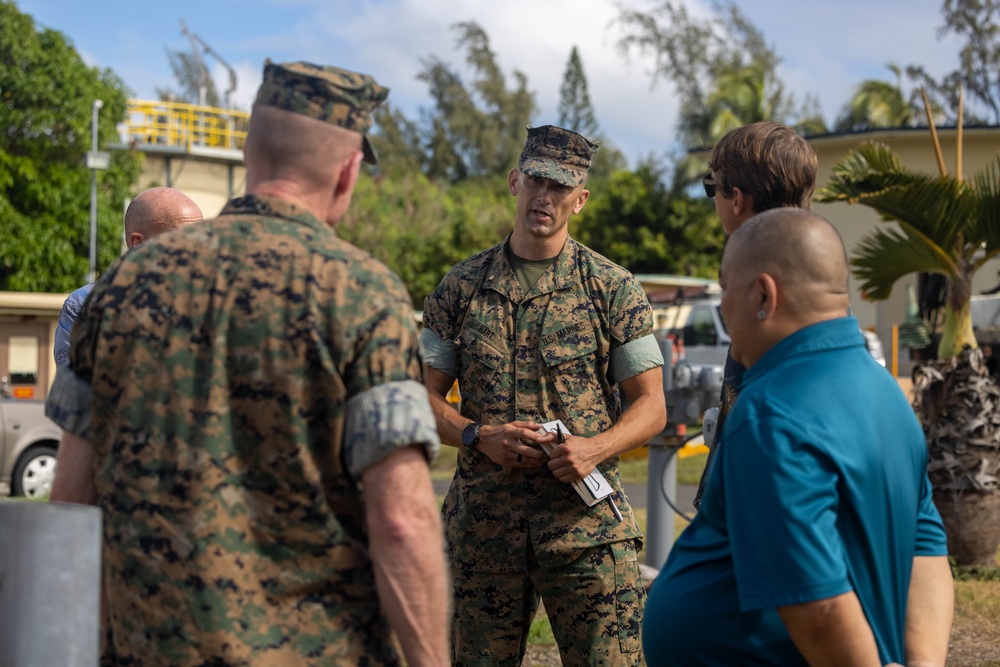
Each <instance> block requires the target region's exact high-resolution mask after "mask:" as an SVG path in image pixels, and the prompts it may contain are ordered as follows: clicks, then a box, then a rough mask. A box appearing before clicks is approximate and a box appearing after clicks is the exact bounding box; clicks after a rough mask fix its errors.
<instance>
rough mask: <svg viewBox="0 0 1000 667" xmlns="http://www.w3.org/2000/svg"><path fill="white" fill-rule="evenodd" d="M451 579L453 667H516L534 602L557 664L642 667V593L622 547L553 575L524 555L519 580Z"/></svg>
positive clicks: (635, 565) (461, 573) (600, 550)
mask: <svg viewBox="0 0 1000 667" xmlns="http://www.w3.org/2000/svg"><path fill="white" fill-rule="evenodd" d="M453 578H454V585H455V590H456V605H455V611H454V619H453V623H452V635H453V636H452V639H453V641H454V646H455V648H456V655H455V656H454V664H455V666H456V667H474V666H478V665H486V664H489V665H496V666H497V667H516V666H517V665H520V664H521V662H522V660H523V659H524V653H525V649H526V648H527V643H528V633H527V630H526V629H527V628H528V627H530V625H531V619H532V618H534V616H535V612H536V611H537V608H538V596H539V595H541V596H542V597H543V598H544V599H545V612H546V615H547V616H548V618H549V622H550V623H551V624H552V631H553V634H554V635H555V636H556V638H557V639H558V640H559V647H560V655H561V658H562V664H564V665H574V666H578V665H604V666H606V667H618V666H621V667H626V666H633V665H640V664H642V653H641V642H640V626H641V622H642V609H643V604H644V601H645V597H646V593H645V589H644V588H643V586H642V577H641V575H640V573H639V562H638V558H637V554H636V550H635V545H634V544H633V543H632V542H631V541H630V540H626V541H624V542H614V543H612V544H607V545H602V546H598V547H592V548H590V549H587V550H586V551H584V553H583V555H582V556H581V557H580V558H578V559H577V560H576V561H574V562H573V563H570V564H569V565H567V566H565V567H562V568H559V569H558V570H545V569H542V568H540V567H539V566H538V564H537V562H536V561H535V559H534V557H533V554H532V553H531V552H529V554H528V574H527V575H518V574H503V573H496V572H474V571H466V570H456V571H455V573H454V576H453ZM609 601H610V604H609Z"/></svg>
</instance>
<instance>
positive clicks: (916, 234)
mask: <svg viewBox="0 0 1000 667" xmlns="http://www.w3.org/2000/svg"><path fill="white" fill-rule="evenodd" d="M998 177H1000V157H998V158H997V161H996V163H994V164H992V165H990V166H988V167H987V168H985V169H983V170H982V171H980V172H979V173H977V174H976V175H975V176H973V178H972V180H971V181H961V180H958V179H956V178H955V177H953V176H941V177H936V176H930V175H927V174H920V173H916V172H912V171H910V170H908V169H906V168H905V167H903V165H902V163H901V162H900V160H899V158H898V157H897V156H896V155H895V154H894V153H893V152H892V151H891V150H889V148H888V146H885V145H884V144H878V143H864V144H862V145H861V146H859V147H858V148H856V149H855V150H853V151H851V152H850V153H849V154H848V155H847V156H846V157H845V158H844V159H842V160H841V161H840V162H839V163H837V165H836V166H834V168H833V176H832V177H831V179H830V182H829V183H828V184H827V186H826V187H825V188H822V189H821V190H819V191H818V192H817V194H816V200H817V201H821V202H830V201H846V202H848V203H858V204H864V205H865V206H869V207H871V208H872V209H874V210H875V211H877V212H878V213H879V215H880V216H881V217H882V219H883V220H886V221H895V222H897V223H898V225H899V227H898V229H893V228H888V229H885V228H882V229H877V230H876V231H875V232H873V233H872V234H870V235H869V236H867V237H865V238H864V239H863V240H862V242H861V245H860V248H859V250H858V252H857V253H856V254H855V256H854V258H853V259H852V260H851V263H852V265H853V266H854V273H855V275H856V276H857V277H858V278H859V279H860V280H861V281H862V286H861V289H862V291H863V292H864V293H865V294H866V295H868V296H869V297H871V298H873V299H886V298H888V297H889V295H890V293H891V291H892V286H893V285H894V284H895V283H896V281H897V280H899V279H900V278H902V277H903V276H905V275H908V274H910V273H913V272H918V271H919V272H929V273H937V274H940V275H942V276H944V277H945V278H946V279H947V281H948V292H949V297H948V300H949V302H948V306H947V309H946V316H945V329H946V335H945V336H943V337H942V340H941V348H940V352H939V353H940V354H941V355H942V356H953V354H957V352H958V351H960V350H961V347H962V345H963V344H969V345H975V338H974V337H973V336H972V328H971V325H970V326H966V322H967V320H968V310H969V296H970V295H971V284H972V277H973V275H974V274H975V272H976V271H977V270H979V268H981V267H982V265H983V264H984V263H986V262H987V261H989V260H990V259H992V258H993V257H995V256H997V255H998V254H1000V224H998V223H1000V212H998V208H1000V178H998ZM959 318H961V319H962V320H963V321H961V322H960V321H959ZM949 331H951V332H953V333H954V338H952V336H951V335H948V332H949Z"/></svg>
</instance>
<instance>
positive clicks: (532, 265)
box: [507, 246, 559, 294]
mask: <svg viewBox="0 0 1000 667" xmlns="http://www.w3.org/2000/svg"><path fill="white" fill-rule="evenodd" d="M557 259H559V255H556V256H555V257H550V258H549V259H525V258H524V257H518V256H517V255H515V254H514V251H513V250H511V249H510V246H507V261H508V262H510V268H511V269H513V270H514V276H515V277H516V278H517V282H518V284H519V285H520V286H521V289H522V290H523V291H524V293H525V294H527V293H528V292H530V291H531V288H532V287H534V286H535V283H537V282H538V279H539V278H541V277H542V275H543V274H544V273H545V272H546V271H548V270H549V267H550V266H552V265H553V264H555V263H556V260H557Z"/></svg>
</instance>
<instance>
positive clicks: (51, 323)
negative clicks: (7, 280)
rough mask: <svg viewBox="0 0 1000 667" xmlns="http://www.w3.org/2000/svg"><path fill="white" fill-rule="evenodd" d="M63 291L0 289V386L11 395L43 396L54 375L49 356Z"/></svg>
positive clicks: (35, 397)
mask: <svg viewBox="0 0 1000 667" xmlns="http://www.w3.org/2000/svg"><path fill="white" fill-rule="evenodd" d="M67 296H69V295H67V294H35V293H31V292H0V385H3V388H4V390H5V391H9V392H10V395H12V396H13V397H14V398H26V399H39V400H41V399H44V398H45V396H46V394H47V393H48V389H49V385H51V384H52V380H53V379H55V376H56V364H55V361H54V360H53V358H52V345H53V343H54V342H55V335H56V325H57V322H58V319H59V311H60V310H61V309H62V305H63V301H65V300H66V297H67Z"/></svg>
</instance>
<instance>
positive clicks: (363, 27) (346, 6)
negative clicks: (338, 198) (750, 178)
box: [15, 0, 960, 166]
mask: <svg viewBox="0 0 1000 667" xmlns="http://www.w3.org/2000/svg"><path fill="white" fill-rule="evenodd" d="M682 1H683V2H684V3H685V4H686V5H687V7H688V9H689V11H690V12H691V13H692V14H693V15H696V16H705V17H707V16H710V15H711V4H710V0H682ZM736 1H737V5H738V6H739V7H740V8H741V10H742V11H743V12H744V13H745V14H746V15H747V16H749V18H750V19H751V21H752V22H753V23H754V24H755V25H756V26H757V27H758V28H759V29H760V30H761V31H762V32H763V34H764V36H765V38H766V40H767V42H768V43H769V44H771V45H772V46H773V48H774V49H775V51H776V52H777V54H778V56H779V57H780V58H781V60H782V62H781V65H780V67H779V77H780V78H781V80H782V81H784V82H785V84H786V86H787V88H788V90H790V91H791V92H793V93H794V94H795V95H796V99H797V100H802V99H804V97H805V96H806V95H811V96H813V97H814V98H815V99H816V100H817V101H818V102H819V105H820V109H821V111H822V114H823V116H824V118H825V120H826V122H827V124H828V125H832V124H833V122H834V120H835V119H836V117H837V115H838V114H839V113H840V111H841V109H842V108H843V106H844V105H845V104H846V103H847V101H848V100H849V99H850V97H851V94H852V92H853V90H854V88H855V87H856V86H857V85H858V84H859V83H860V82H861V81H862V80H864V79H869V78H877V79H885V80H891V79H892V78H893V76H894V75H893V74H892V73H891V72H890V71H889V69H888V68H887V67H886V65H887V63H890V62H895V63H897V64H899V65H901V66H904V67H905V66H906V65H909V64H919V65H923V66H924V67H925V68H927V69H928V71H930V72H931V73H932V74H934V75H941V74H943V73H945V72H948V71H951V70H953V69H955V68H956V67H957V64H958V51H959V48H960V47H959V44H960V43H959V41H958V40H956V39H955V38H954V37H953V36H948V37H944V38H939V37H938V35H937V30H938V27H939V26H940V25H941V23H942V18H941V5H942V1H941V0H840V1H839V2H829V0H827V1H825V2H814V1H813V2H810V1H809V0H806V1H803V0H736ZM15 3H16V4H17V6H18V7H19V8H20V10H21V11H23V12H26V13H28V14H30V15H31V16H32V17H34V19H35V21H36V23H37V24H39V25H41V26H44V27H47V28H52V29H55V30H58V31H60V32H62V33H64V34H65V35H66V36H67V37H69V39H70V41H71V42H72V43H73V45H74V46H75V47H76V49H77V51H78V52H79V53H80V54H81V56H82V57H83V59H84V60H85V62H87V63H88V64H89V65H92V66H96V67H99V68H102V69H103V68H110V69H112V70H113V71H114V72H115V73H116V74H117V75H118V76H119V77H120V78H121V79H122V80H123V81H124V82H125V84H126V86H127V87H128V88H129V89H130V90H131V91H132V93H133V95H134V96H135V97H136V98H139V99H156V93H155V91H156V89H157V88H170V87H173V86H174V80H173V76H172V74H171V71H170V66H169V62H168V60H167V54H166V49H168V48H170V49H174V50H189V48H190V46H189V42H188V41H187V38H186V37H185V36H184V35H183V33H182V32H181V27H180V20H183V21H184V22H185V24H186V25H187V27H188V29H189V30H190V31H191V32H192V33H194V34H196V35H197V36H198V37H200V38H201V39H202V40H204V41H205V42H206V43H208V44H209V45H210V46H211V47H212V49H213V50H214V51H216V52H217V53H218V54H219V55H220V56H221V57H222V58H224V59H225V60H226V62H228V63H229V65H230V66H232V68H233V69H234V70H235V71H236V74H237V81H238V85H237V88H236V91H235V94H234V99H235V101H236V103H237V104H238V105H239V106H241V107H242V108H246V109H249V108H250V106H251V104H252V102H253V98H254V95H255V93H256V89H257V86H258V85H259V84H260V80H261V72H262V67H263V63H264V60H265V59H266V58H271V59H272V60H274V61H293V60H307V61H311V62H316V63H320V64H330V65H337V66H339V67H344V68H347V69H353V70H356V71H361V72H366V73H369V74H371V75H372V76H374V77H375V79H376V80H377V81H378V82H379V83H382V84H384V85H386V86H388V87H389V88H390V89H391V92H390V96H389V100H390V102H392V103H393V104H394V105H395V106H396V107H398V108H400V109H402V110H403V111H404V112H405V113H406V114H407V116H408V117H410V118H411V119H413V120H416V119H418V118H419V113H420V110H421V109H425V108H429V107H430V104H431V100H430V97H429V95H428V93H427V86H426V84H425V83H424V82H421V81H419V80H417V74H418V72H419V71H420V70H421V69H422V68H423V63H424V62H425V61H426V59H427V58H429V57H432V56H433V57H437V58H438V59H439V60H441V61H443V62H445V63H449V64H450V65H451V66H452V67H453V68H455V69H456V70H458V71H459V72H460V73H461V72H465V73H466V74H467V70H465V69H464V62H463V60H464V54H463V53H461V52H459V51H458V50H457V49H456V42H455V40H456V33H455V31H454V30H452V29H451V26H453V25H454V24H455V23H459V22H469V21H472V22H475V23H477V24H479V25H480V26H481V27H482V28H483V30H484V31H485V33H486V34H487V36H488V37H489V40H490V46H491V48H492V49H493V51H494V53H495V54H496V56H497V63H498V64H499V66H500V67H501V69H502V70H503V72H504V74H505V75H506V76H507V77H508V83H509V85H513V84H512V83H511V82H512V81H513V79H512V78H511V77H512V74H513V72H514V71H515V70H519V71H521V72H523V73H524V74H525V75H526V76H527V79H528V85H529V88H530V89H531V90H533V91H534V92H535V95H536V101H537V103H538V107H539V110H538V111H537V112H536V116H535V118H533V119H532V124H533V125H545V124H548V123H556V122H557V121H558V111H557V107H558V104H559V85H560V83H561V81H562V77H563V73H564V71H565V68H566V62H567V60H568V59H569V54H570V50H571V49H572V47H573V46H576V47H577V48H578V50H579V52H580V57H581V60H582V61H583V66H584V71H585V73H586V76H587V80H588V84H589V90H590V97H591V101H592V104H593V107H594V110H595V112H596V116H597V120H598V123H599V124H600V127H601V132H602V134H603V135H604V136H606V137H607V139H608V140H609V141H611V142H612V143H613V144H614V145H615V146H617V147H618V148H619V149H620V150H622V151H623V152H624V154H625V155H626V158H627V159H628V161H629V163H630V165H632V166H634V165H635V164H636V163H637V162H638V161H639V160H641V159H644V158H646V157H649V156H654V157H656V156H660V155H663V154H664V153H665V152H666V151H668V150H676V149H677V138H676V124H677V113H678V104H677V100H676V95H675V93H674V91H673V88H672V86H671V84H670V83H669V82H668V81H662V82H660V83H658V84H656V85H655V86H653V85H652V79H651V76H650V74H651V71H652V60H651V58H648V57H643V56H641V55H640V54H637V53H633V54H632V55H631V57H630V58H626V57H625V56H623V55H622V54H621V53H620V52H619V51H618V49H617V42H618V40H619V39H620V37H621V35H622V32H621V28H620V26H619V25H617V24H616V22H615V19H616V17H617V16H618V15H619V12H620V9H619V7H622V6H624V7H627V8H629V9H637V10H640V11H650V10H652V9H654V8H655V7H656V6H658V4H659V3H658V2H656V1H655V0H620V1H619V2H612V1H610V0H200V1H194V0H171V2H168V3H136V2H134V1H133V0H127V1H126V0H95V1H94V2H80V0H15ZM206 60H207V62H208V63H209V67H210V68H211V69H212V72H213V76H214V79H215V82H216V85H217V87H218V89H219V91H220V93H221V92H222V91H224V90H225V88H227V87H228V75H227V74H226V70H225V68H224V67H223V66H222V65H221V64H220V63H218V62H216V61H215V60H214V59H213V58H212V57H211V56H206ZM464 81H466V83H468V81H469V78H468V77H467V76H466V77H465V78H464ZM904 87H905V85H904Z"/></svg>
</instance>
